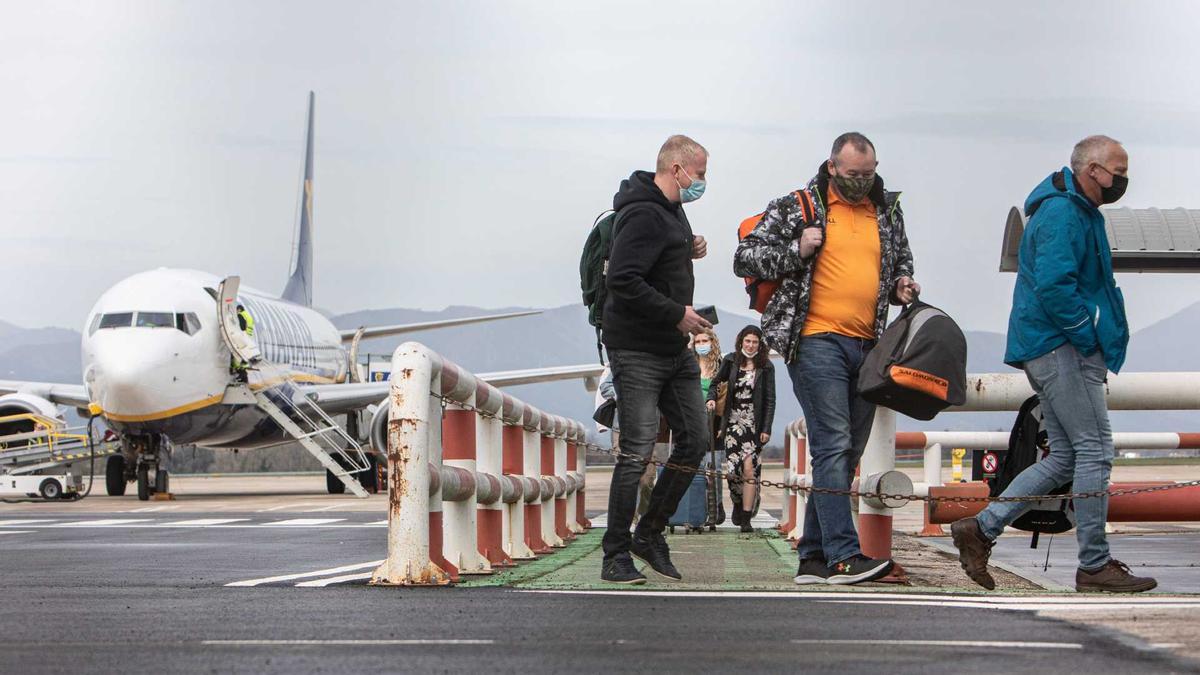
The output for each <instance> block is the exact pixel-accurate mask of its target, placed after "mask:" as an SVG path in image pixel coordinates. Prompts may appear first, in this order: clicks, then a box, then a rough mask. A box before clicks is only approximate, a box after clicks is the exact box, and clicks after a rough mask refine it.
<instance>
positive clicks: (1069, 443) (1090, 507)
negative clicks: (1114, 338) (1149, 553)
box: [978, 344, 1113, 570]
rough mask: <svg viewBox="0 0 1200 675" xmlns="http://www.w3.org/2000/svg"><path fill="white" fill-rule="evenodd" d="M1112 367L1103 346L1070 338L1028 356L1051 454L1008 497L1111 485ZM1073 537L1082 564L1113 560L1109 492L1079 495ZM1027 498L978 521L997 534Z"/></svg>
mask: <svg viewBox="0 0 1200 675" xmlns="http://www.w3.org/2000/svg"><path fill="white" fill-rule="evenodd" d="M1107 375H1108V368H1107V367H1106V366H1105V365H1104V357H1103V356H1102V355H1101V354H1100V352H1096V353H1095V354H1092V355H1091V356H1087V357H1084V356H1081V355H1080V354H1079V352H1078V351H1076V350H1075V348H1074V347H1072V346H1071V345H1070V344H1065V345H1063V346H1061V347H1059V348H1057V349H1055V350H1054V351H1052V352H1050V353H1049V354H1044V355H1042V356H1039V357H1038V358H1036V359H1033V360H1030V361H1026V362H1025V376H1026V377H1027V378H1029V383H1030V384H1031V385H1033V390H1034V391H1035V392H1037V395H1038V398H1039V399H1040V400H1041V404H1042V405H1041V408H1042V416H1043V421H1044V423H1045V425H1046V436H1047V437H1048V439H1049V441H1050V455H1049V456H1048V457H1046V459H1044V460H1042V461H1040V462H1038V463H1036V464H1034V465H1033V466H1031V467H1029V468H1027V469H1025V470H1024V471H1022V472H1021V473H1020V475H1018V476H1017V477H1016V478H1015V479H1014V480H1013V482H1012V483H1011V484H1010V485H1009V486H1008V489H1007V490H1005V491H1004V496H1005V497H1015V496H1018V495H1020V496H1024V495H1038V494H1046V493H1048V492H1050V491H1051V490H1053V489H1055V488H1057V487H1059V486H1060V485H1063V484H1065V483H1066V482H1067V481H1071V480H1074V485H1073V488H1072V490H1073V491H1074V492H1093V491H1096V490H1104V489H1106V488H1107V487H1108V479H1109V476H1110V475H1111V474H1112V463H1113V441H1112V427H1111V426H1109V423H1108V408H1107V407H1106V405H1105V402H1104V380H1105V378H1106V377H1107ZM1074 505H1075V537H1076V539H1077V540H1078V541H1079V567H1080V568H1082V569H1085V570H1094V569H1098V568H1100V567H1103V566H1104V565H1105V564H1106V563H1107V562H1108V560H1109V553H1108V538H1107V537H1106V536H1105V534H1104V523H1105V521H1106V520H1107V518H1108V497H1102V498H1093V499H1077V500H1075V501H1074ZM1028 508H1029V505H1028V504H1021V503H1019V502H1018V503H993V504H990V505H988V507H987V508H986V509H984V511H983V512H982V513H980V514H979V516H978V518H979V527H980V529H982V530H983V534H984V535H985V536H986V537H988V538H989V539H995V538H996V537H998V536H1000V533H1001V532H1003V531H1004V527H1005V526H1006V525H1008V524H1009V523H1011V522H1012V521H1013V520H1016V518H1017V517H1018V516H1020V515H1021V513H1023V512H1024V511H1025V510H1026V509H1028Z"/></svg>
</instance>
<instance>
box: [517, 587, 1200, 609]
mask: <svg viewBox="0 0 1200 675" xmlns="http://www.w3.org/2000/svg"><path fill="white" fill-rule="evenodd" d="M517 592H518V593H557V594H573V595H625V596H642V597H659V598H664V597H667V598H753V599H776V600H799V601H805V600H807V601H815V602H831V603H843V604H864V605H865V604H876V605H895V606H912V607H965V608H968V609H1005V610H1012V611H1033V612H1054V611H1096V610H1121V609H1123V610H1128V609H1129V608H1130V607H1148V608H1154V609H1200V598H1197V597H1195V596H1170V595H1162V596H1154V595H1142V596H1137V597H1130V598H1121V599H1119V600H1118V599H1114V598H1112V597H1109V596H1100V597H1084V596H1063V595H1059V596H1020V595H1018V596H981V595H935V594H922V593H874V592H857V593H856V592H852V591H848V592H844V593H837V592H821V591H816V592H813V591H634V590H611V591H610V590H578V591H573V590H549V589H547V590H537V589H528V590H525V589H522V590H518V591H517Z"/></svg>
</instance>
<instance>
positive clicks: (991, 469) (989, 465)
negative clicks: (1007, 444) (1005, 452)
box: [983, 452, 1000, 476]
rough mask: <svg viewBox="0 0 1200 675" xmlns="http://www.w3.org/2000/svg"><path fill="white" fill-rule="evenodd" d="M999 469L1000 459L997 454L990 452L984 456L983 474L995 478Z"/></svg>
mask: <svg viewBox="0 0 1200 675" xmlns="http://www.w3.org/2000/svg"><path fill="white" fill-rule="evenodd" d="M998 468H1000V458H999V457H997V456H996V453H994V452H989V453H986V454H984V456H983V473H984V474H986V475H992V476H994V475H995V474H996V469H998Z"/></svg>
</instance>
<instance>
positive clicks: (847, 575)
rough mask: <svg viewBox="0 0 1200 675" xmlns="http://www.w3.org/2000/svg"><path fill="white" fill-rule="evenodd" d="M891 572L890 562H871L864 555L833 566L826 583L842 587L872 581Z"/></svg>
mask: <svg viewBox="0 0 1200 675" xmlns="http://www.w3.org/2000/svg"><path fill="white" fill-rule="evenodd" d="M891 570H892V561H891V560H872V559H871V558H868V557H867V556H865V555H856V556H851V557H849V558H847V559H845V560H843V561H842V562H840V563H837V564H836V565H834V566H833V568H832V569H831V570H830V571H829V579H828V580H827V581H826V583H829V584H835V585H839V586H844V585H848V584H858V583H862V582H864V581H874V580H875V579H878V578H879V577H882V576H883V575H885V574H887V573H888V572H890V571H891Z"/></svg>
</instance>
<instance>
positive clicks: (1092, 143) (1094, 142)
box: [1071, 134, 1121, 173]
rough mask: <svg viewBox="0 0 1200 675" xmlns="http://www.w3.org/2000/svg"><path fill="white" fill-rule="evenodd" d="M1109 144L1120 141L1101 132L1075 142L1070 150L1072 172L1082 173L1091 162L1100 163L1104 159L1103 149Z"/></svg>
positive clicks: (1117, 143)
mask: <svg viewBox="0 0 1200 675" xmlns="http://www.w3.org/2000/svg"><path fill="white" fill-rule="evenodd" d="M1110 144H1111V145H1120V144H1121V142H1120V141H1118V140H1117V139H1115V138H1111V137H1109V136H1105V135H1103V134H1096V135H1095V136H1088V137H1087V138H1085V139H1083V140H1082V141H1079V142H1078V143H1076V144H1075V149H1074V150H1072V151H1071V171H1072V173H1082V172H1083V171H1084V170H1085V169H1087V167H1088V165H1089V164H1091V163H1092V162H1095V163H1096V164H1100V163H1101V162H1102V161H1103V160H1104V151H1105V150H1107V149H1108V146H1109V145H1110Z"/></svg>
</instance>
